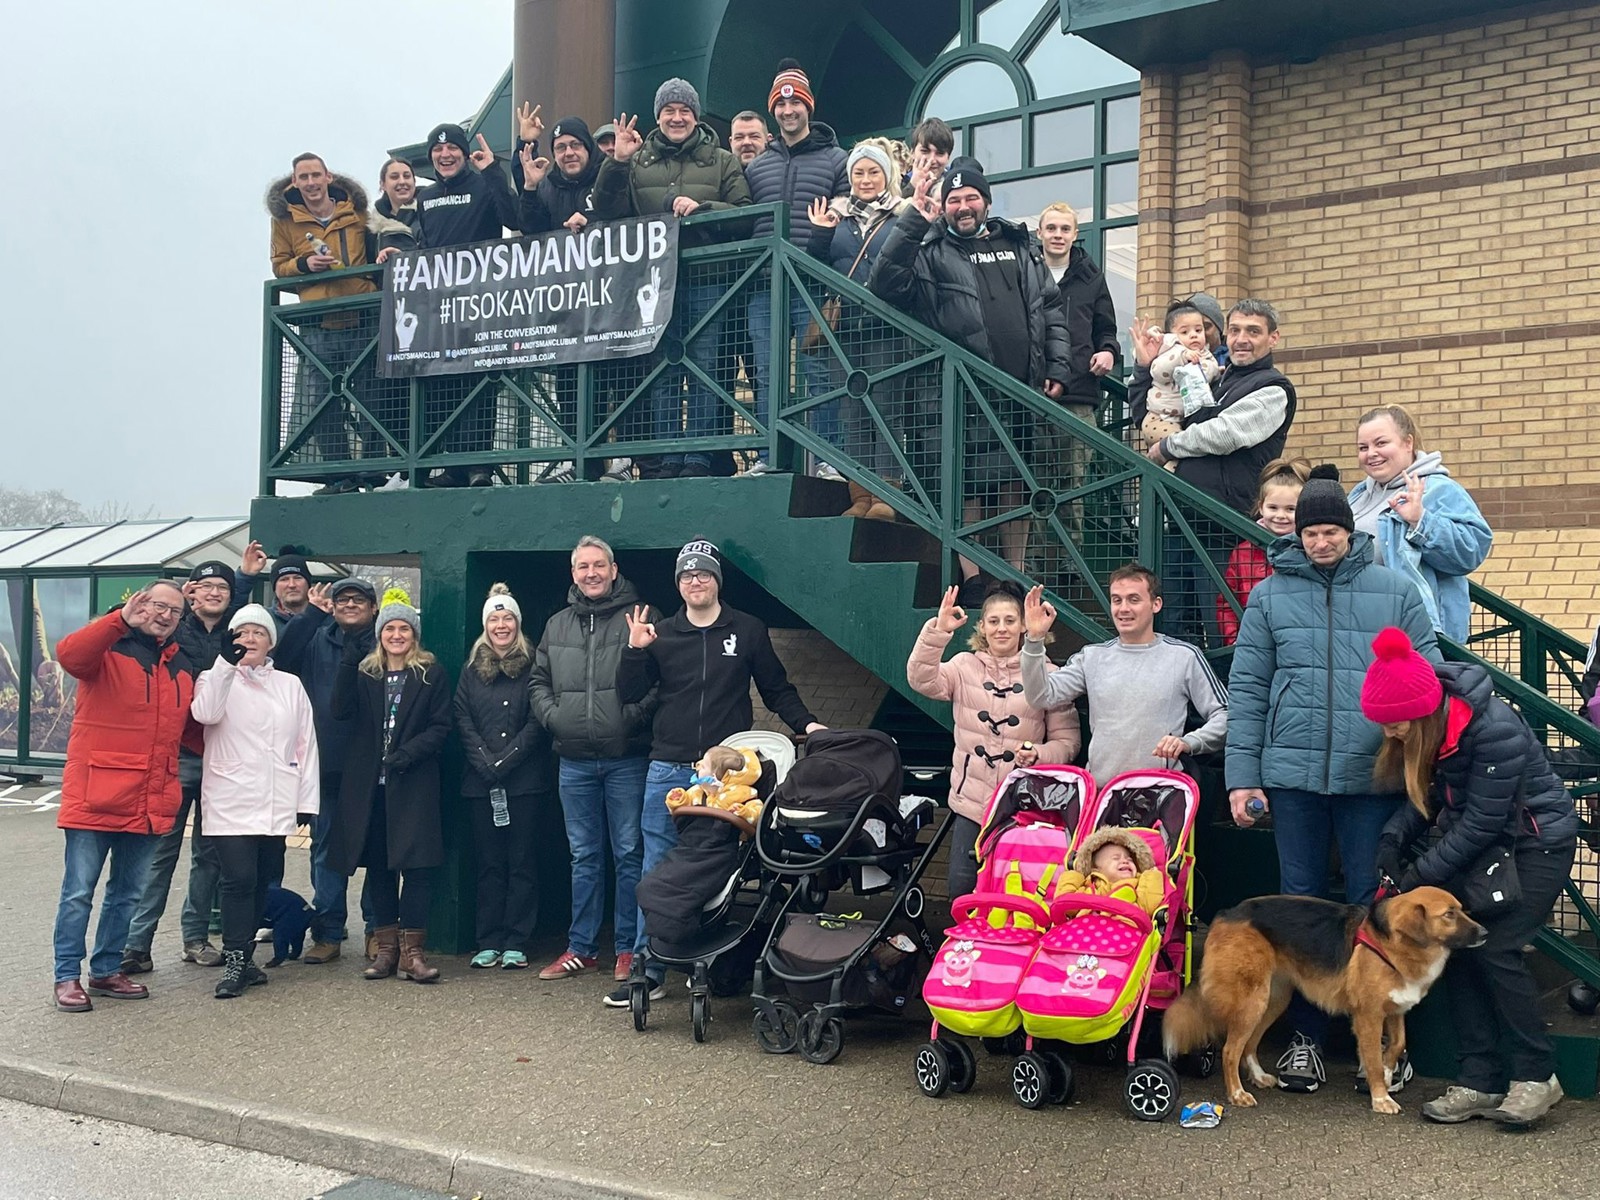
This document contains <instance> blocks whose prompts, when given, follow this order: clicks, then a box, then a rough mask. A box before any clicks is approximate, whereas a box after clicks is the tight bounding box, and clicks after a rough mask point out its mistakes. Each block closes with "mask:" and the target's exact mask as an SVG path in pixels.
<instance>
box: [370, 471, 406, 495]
mask: <svg viewBox="0 0 1600 1200" xmlns="http://www.w3.org/2000/svg"><path fill="white" fill-rule="evenodd" d="M410 486H411V483H410V481H409V480H407V479H406V477H405V473H404V472H402V471H396V472H395V473H394V474H393V475H391V476H389V478H388V479H385V480H384V481H383V484H382V486H380V487H379V488H378V491H380V492H400V491H404V490H405V489H406V488H408V487H410Z"/></svg>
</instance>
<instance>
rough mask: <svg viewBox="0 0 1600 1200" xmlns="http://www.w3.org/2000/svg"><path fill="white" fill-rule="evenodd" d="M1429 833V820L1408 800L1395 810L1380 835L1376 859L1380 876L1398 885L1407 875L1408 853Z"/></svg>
mask: <svg viewBox="0 0 1600 1200" xmlns="http://www.w3.org/2000/svg"><path fill="white" fill-rule="evenodd" d="M1427 831H1428V819H1427V818H1426V817H1424V816H1423V815H1422V814H1421V813H1420V812H1418V811H1417V807H1416V805H1414V804H1412V803H1411V802H1410V801H1409V800H1407V801H1406V802H1405V803H1404V804H1402V805H1401V806H1400V807H1399V808H1397V809H1396V810H1395V813H1394V816H1392V817H1390V818H1389V820H1388V822H1387V823H1386V824H1385V825H1384V827H1383V832H1382V833H1381V834H1379V835H1378V853H1377V856H1376V859H1375V862H1376V864H1377V868H1378V871H1379V873H1380V874H1383V875H1387V876H1388V877H1389V878H1390V879H1391V880H1393V881H1395V882H1396V883H1398V882H1399V880H1400V878H1401V877H1402V876H1403V875H1405V873H1406V872H1405V859H1406V853H1407V851H1409V850H1410V849H1411V846H1412V844H1413V843H1414V842H1415V841H1416V840H1417V839H1418V838H1419V837H1421V836H1422V835H1423V834H1424V833H1426V832H1427Z"/></svg>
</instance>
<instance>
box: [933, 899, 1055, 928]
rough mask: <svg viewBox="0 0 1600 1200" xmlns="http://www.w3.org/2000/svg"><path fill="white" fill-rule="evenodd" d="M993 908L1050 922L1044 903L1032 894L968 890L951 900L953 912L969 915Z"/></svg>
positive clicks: (1042, 923) (1042, 922)
mask: <svg viewBox="0 0 1600 1200" xmlns="http://www.w3.org/2000/svg"><path fill="white" fill-rule="evenodd" d="M992 908H999V909H1004V910H1006V911H1007V912H1014V913H1020V914H1022V915H1023V916H1025V917H1032V918H1033V919H1034V920H1035V921H1037V922H1038V923H1039V924H1040V925H1041V926H1043V925H1048V924H1049V923H1050V914H1049V913H1048V912H1046V911H1045V907H1044V905H1042V904H1040V903H1039V902H1038V901H1037V900H1035V899H1034V898H1033V897H1032V896H1016V895H1013V894H1012V893H1010V892H968V893H967V894H966V895H965V896H957V897H956V898H955V899H954V900H952V901H951V902H950V911H951V912H953V913H967V914H968V916H969V917H970V916H971V914H972V913H973V912H977V911H979V910H981V909H992ZM969 910H970V911H969Z"/></svg>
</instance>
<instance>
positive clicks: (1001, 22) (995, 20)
mask: <svg viewBox="0 0 1600 1200" xmlns="http://www.w3.org/2000/svg"><path fill="white" fill-rule="evenodd" d="M1039 2H1040V0H991V3H990V4H989V6H988V7H987V8H984V9H983V11H982V12H980V13H979V14H978V40H979V41H980V42H988V43H989V45H991V46H998V47H999V48H1000V49H1002V50H1005V51H1007V52H1009V51H1010V49H1011V47H1013V46H1015V45H1016V44H1017V39H1018V38H1019V37H1021V36H1022V35H1023V34H1025V33H1027V32H1028V24H1029V22H1031V21H1032V20H1033V19H1034V18H1035V17H1036V16H1038V15H1039ZM1057 23H1058V24H1059V22H1057Z"/></svg>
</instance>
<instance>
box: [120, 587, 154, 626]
mask: <svg viewBox="0 0 1600 1200" xmlns="http://www.w3.org/2000/svg"><path fill="white" fill-rule="evenodd" d="M149 603H150V593H149V592H148V591H147V590H145V589H144V588H140V589H139V590H138V591H137V592H135V593H134V594H133V595H131V596H129V597H128V599H127V601H126V602H125V603H124V604H123V606H122V619H123V621H125V622H126V623H127V626H128V628H129V629H143V628H144V623H145V621H146V620H148V619H149V612H148V606H149Z"/></svg>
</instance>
